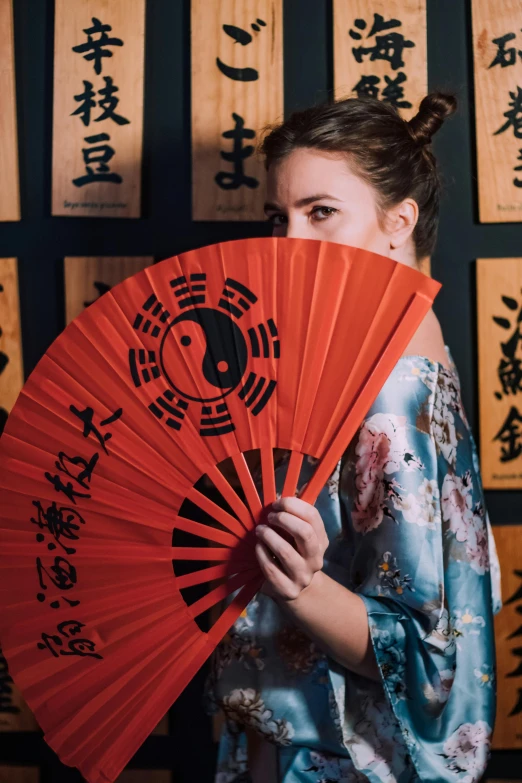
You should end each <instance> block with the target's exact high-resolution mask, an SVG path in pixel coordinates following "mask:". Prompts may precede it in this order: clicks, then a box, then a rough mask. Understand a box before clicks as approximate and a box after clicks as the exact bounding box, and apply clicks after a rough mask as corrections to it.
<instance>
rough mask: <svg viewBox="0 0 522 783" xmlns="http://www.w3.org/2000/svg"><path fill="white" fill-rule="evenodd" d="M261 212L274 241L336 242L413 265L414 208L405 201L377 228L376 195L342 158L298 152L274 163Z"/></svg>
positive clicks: (316, 151)
mask: <svg viewBox="0 0 522 783" xmlns="http://www.w3.org/2000/svg"><path fill="white" fill-rule="evenodd" d="M265 213H266V215H267V217H268V219H269V220H270V221H271V222H272V224H273V232H272V233H273V235H274V236H286V237H301V238H303V239H322V240H327V241H330V242H339V243H341V244H343V245H351V246H352V247H360V248H363V249H365V250H371V251H373V252H375V253H380V254H381V255H384V256H391V257H393V258H395V259H396V260H401V261H403V262H405V263H409V264H413V263H414V252H413V251H414V248H413V241H412V239H411V233H412V231H413V228H414V226H415V222H416V219H417V214H418V211H417V205H416V203H415V202H414V201H412V200H411V199H407V200H406V201H405V202H403V204H402V205H400V208H397V209H395V208H394V210H393V211H392V212H391V213H390V214H389V215H388V214H387V216H386V220H385V221H384V223H385V225H384V227H381V225H379V220H378V213H377V207H376V201H375V193H374V190H373V189H372V188H371V187H370V186H369V185H367V184H366V183H365V182H364V181H363V180H362V179H360V178H359V177H358V176H356V175H355V174H353V173H352V172H351V171H350V167H349V164H348V162H347V160H346V157H345V156H344V155H342V156H341V155H338V154H334V153H329V152H322V151H319V150H312V149H296V150H294V151H293V152H291V153H290V154H289V155H287V156H286V157H285V158H283V160H281V161H280V162H278V163H276V164H272V165H271V166H270V167H269V170H268V176H267V199H266V204H265ZM409 256H411V259H410V260H406V258H407V257H409Z"/></svg>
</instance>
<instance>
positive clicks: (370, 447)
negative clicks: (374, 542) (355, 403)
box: [352, 413, 422, 534]
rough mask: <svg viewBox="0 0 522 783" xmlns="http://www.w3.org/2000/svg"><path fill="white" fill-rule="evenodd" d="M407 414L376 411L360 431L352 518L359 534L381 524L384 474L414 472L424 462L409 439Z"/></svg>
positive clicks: (384, 493) (356, 450)
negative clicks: (418, 456)
mask: <svg viewBox="0 0 522 783" xmlns="http://www.w3.org/2000/svg"><path fill="white" fill-rule="evenodd" d="M405 424H406V417H405V416H396V415H394V414H391V413H376V414H374V415H373V416H371V417H370V418H369V419H367V420H366V421H365V422H364V423H363V425H362V426H361V428H360V430H359V439H358V442H357V446H356V447H355V453H356V455H357V462H356V465H355V473H356V476H355V488H356V490H357V497H356V500H355V503H354V511H353V513H352V521H353V524H354V527H355V530H356V531H357V532H358V533H363V534H365V533H368V532H369V531H370V530H374V529H375V528H377V527H379V525H380V524H381V522H382V520H383V516H384V502H385V495H386V488H385V484H386V481H385V479H384V476H385V475H391V474H393V473H396V472H397V471H398V470H406V471H412V470H414V469H417V468H419V467H421V466H422V465H421V462H420V461H419V460H418V459H417V458H416V457H415V456H414V455H413V454H412V453H411V450H410V448H409V445H408V441H407V438H406V427H405Z"/></svg>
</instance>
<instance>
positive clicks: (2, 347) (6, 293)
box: [0, 258, 24, 434]
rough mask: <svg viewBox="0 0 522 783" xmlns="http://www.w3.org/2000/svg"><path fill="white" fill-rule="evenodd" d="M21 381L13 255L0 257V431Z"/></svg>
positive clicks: (20, 352) (15, 272)
mask: <svg viewBox="0 0 522 783" xmlns="http://www.w3.org/2000/svg"><path fill="white" fill-rule="evenodd" d="M23 382H24V373H23V367H22V336H21V332H20V304H19V300H18V273H17V266H16V258H0V434H1V433H2V431H3V429H4V426H5V422H6V421H7V415H8V413H9V411H10V410H11V408H12V407H13V405H14V404H15V401H16V398H17V397H18V395H19V394H20V390H21V388H22V386H23Z"/></svg>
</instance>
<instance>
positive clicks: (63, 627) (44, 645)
mask: <svg viewBox="0 0 522 783" xmlns="http://www.w3.org/2000/svg"><path fill="white" fill-rule="evenodd" d="M81 628H85V624H84V623H80V622H78V621H77V620H64V621H63V622H61V623H59V625H57V626H56V630H57V631H58V633H60V634H61V635H62V636H63V637H64V638H65V639H69V635H70V636H76V634H79V633H80V629H81ZM42 640H43V641H41V642H37V647H38V649H39V650H45V649H47V650H49V652H50V653H52V655H54V657H55V658H58V656H59V655H78V656H80V657H83V658H86V657H90V658H103V656H102V655H100V654H99V653H97V652H96V644H95V643H94V642H92V641H91V640H90V639H71V640H70V641H69V642H68V650H60V651H59V652H57V651H56V650H55V649H54V647H53V645H55V646H56V647H62V646H63V639H61V638H60V636H57V635H56V634H55V635H52V634H47V633H42Z"/></svg>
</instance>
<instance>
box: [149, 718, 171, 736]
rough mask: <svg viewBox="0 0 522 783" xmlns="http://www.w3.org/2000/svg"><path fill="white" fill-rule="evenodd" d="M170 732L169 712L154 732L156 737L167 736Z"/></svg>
mask: <svg viewBox="0 0 522 783" xmlns="http://www.w3.org/2000/svg"><path fill="white" fill-rule="evenodd" d="M168 733H169V714H168V712H167V713H166V714H165V715H164V716H163V718H162V719H161V720H160V722H159V723H158V725H157V726H156V728H155V729H154V731H153V732H152V734H154V736H156V737H158V736H159V737H166V736H167V735H168Z"/></svg>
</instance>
